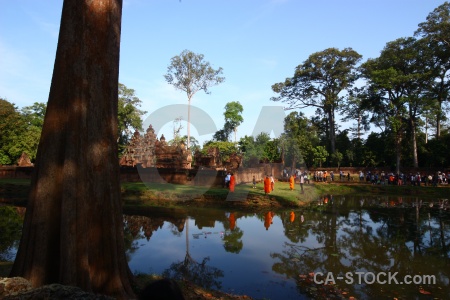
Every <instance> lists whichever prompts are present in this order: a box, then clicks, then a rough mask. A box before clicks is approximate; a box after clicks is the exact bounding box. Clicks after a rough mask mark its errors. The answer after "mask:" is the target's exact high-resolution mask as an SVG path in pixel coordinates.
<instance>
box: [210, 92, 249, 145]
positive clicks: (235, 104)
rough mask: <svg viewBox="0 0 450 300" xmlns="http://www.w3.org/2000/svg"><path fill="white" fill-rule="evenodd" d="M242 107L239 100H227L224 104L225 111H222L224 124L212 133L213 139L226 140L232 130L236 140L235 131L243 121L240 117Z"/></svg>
mask: <svg viewBox="0 0 450 300" xmlns="http://www.w3.org/2000/svg"><path fill="white" fill-rule="evenodd" d="M243 111H244V108H243V107H242V105H241V103H239V101H232V102H228V103H227V104H226V105H225V112H224V113H223V115H224V117H225V124H224V126H223V128H222V129H220V130H218V131H216V133H215V134H214V137H213V138H214V140H216V141H222V142H226V141H228V140H229V138H230V134H231V132H232V131H234V139H235V142H236V132H237V127H238V126H239V125H240V124H241V123H242V122H243V121H244V118H243V117H242V115H241V114H242V112H243Z"/></svg>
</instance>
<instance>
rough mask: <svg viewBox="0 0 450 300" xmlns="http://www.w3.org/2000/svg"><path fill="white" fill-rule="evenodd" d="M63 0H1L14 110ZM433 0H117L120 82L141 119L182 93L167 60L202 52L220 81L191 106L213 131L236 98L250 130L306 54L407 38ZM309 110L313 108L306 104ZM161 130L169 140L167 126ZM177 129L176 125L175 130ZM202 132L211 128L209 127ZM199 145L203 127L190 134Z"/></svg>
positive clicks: (43, 70) (35, 83) (49, 48)
mask: <svg viewBox="0 0 450 300" xmlns="http://www.w3.org/2000/svg"><path fill="white" fill-rule="evenodd" d="M62 2H63V1H62V0H43V1H35V0H14V1H9V0H0V4H1V5H0V7H1V9H0V97H2V98H6V99H7V100H8V101H10V102H13V103H15V104H16V105H17V106H18V107H19V108H21V107H23V106H28V105H31V104H33V103H34V102H46V101H47V99H48V93H49V89H50V82H51V77H52V71H53V64H54V59H55V53H56V45H57V40H58V30H59V22H60V17H61V8H62ZM443 2H444V1H442V0H439V1H437V0H389V1H388V0H340V1H338V0H315V1H310V0H182V1H181V2H180V1H178V0H124V6H123V17H122V37H121V58H120V75H119V77H120V79H119V81H120V82H121V83H123V84H125V85H126V86H127V87H128V88H133V89H134V90H135V91H136V96H138V97H139V98H140V99H141V100H142V102H143V105H142V107H141V108H142V109H143V110H146V111H148V113H147V114H146V115H145V116H144V119H146V117H148V116H149V115H151V113H153V112H155V111H157V110H158V109H161V108H164V107H166V106H167V105H172V104H187V98H186V95H185V94H183V93H182V92H179V91H176V90H175V89H174V88H173V87H172V86H171V85H169V84H167V83H166V82H165V79H164V74H166V72H167V66H168V65H169V63H170V59H171V58H172V57H173V56H175V55H178V54H180V53H181V52H182V51H183V50H184V49H188V50H191V51H193V52H195V53H201V54H203V55H204V56H205V60H207V61H209V62H210V63H211V65H212V66H213V67H214V68H218V67H222V68H223V76H225V78H226V80H225V82H224V83H222V84H221V85H218V86H215V87H212V88H211V94H209V95H207V94H205V93H203V92H200V93H198V94H196V95H195V96H194V98H193V100H192V105H194V106H197V107H199V108H200V109H202V110H204V111H205V112H206V113H207V114H208V115H209V116H211V118H212V119H213V121H214V123H215V124H216V126H217V129H220V128H222V126H223V123H224V120H223V112H224V106H225V104H226V103H227V102H230V101H239V102H240V103H241V104H242V105H243V107H244V112H243V118H244V123H243V124H242V125H241V126H240V127H239V129H238V135H237V136H238V139H239V138H240V137H242V136H244V135H251V134H252V133H253V131H254V127H255V124H256V123H257V118H258V115H259V113H260V111H261V108H262V107H263V106H273V105H280V104H279V103H275V102H272V101H270V98H271V97H272V96H275V94H274V93H273V92H272V89H271V86H272V85H273V84H274V83H277V82H281V81H284V79H285V78H286V77H291V76H292V75H293V73H294V69H295V67H296V66H297V65H299V64H301V63H302V62H303V61H304V60H306V59H307V58H308V56H309V55H311V54H312V53H314V52H318V51H322V50H325V49H327V48H330V47H335V48H339V49H343V48H347V47H351V48H353V49H354V50H356V51H357V52H358V53H360V54H361V55H362V56H363V59H362V61H365V60H367V59H368V58H375V57H377V56H378V55H379V53H380V51H381V50H382V49H383V47H384V46H385V45H386V43H387V42H390V41H393V40H395V39H397V38H400V37H407V36H413V34H414V31H415V30H416V29H417V25H418V24H419V23H420V22H424V21H425V20H426V17H427V15H428V14H429V13H430V12H431V11H433V10H434V9H435V8H436V7H438V6H439V5H441V4H442V3H443ZM304 112H305V113H306V114H307V115H312V113H313V110H305V111H304ZM167 122H168V123H167V124H166V125H165V126H164V127H163V128H162V129H161V130H160V132H159V135H160V134H161V133H164V134H165V135H166V137H167V138H171V133H170V132H171V128H172V123H171V122H170V121H169V120H168V121H167ZM184 131H185V129H184ZM209 132H212V130H210V131H209ZM191 134H192V135H193V136H195V137H196V138H197V139H198V140H200V142H203V141H205V140H208V139H210V138H211V136H212V134H209V135H208V134H206V135H202V136H198V132H197V131H196V128H195V127H191Z"/></svg>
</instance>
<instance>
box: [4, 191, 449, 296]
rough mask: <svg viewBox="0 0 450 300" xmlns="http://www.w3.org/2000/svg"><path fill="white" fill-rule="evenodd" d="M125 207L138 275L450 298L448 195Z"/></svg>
mask: <svg viewBox="0 0 450 300" xmlns="http://www.w3.org/2000/svg"><path fill="white" fill-rule="evenodd" d="M125 213H126V214H125V215H124V224H125V225H124V226H125V227H124V228H125V240H126V246H127V257H128V259H129V265H130V268H131V270H132V271H133V272H134V273H156V274H164V275H165V276H170V277H176V278H183V277H184V278H188V279H189V280H191V281H194V282H196V283H197V284H199V285H202V286H203V287H205V288H213V289H221V290H223V291H225V292H229V293H234V294H246V295H249V296H251V297H253V298H255V299H311V298H315V299H325V298H336V299H339V298H346V299H348V298H349V297H351V296H353V297H355V298H356V299H394V298H397V299H450V282H449V278H450V259H449V257H450V209H449V203H448V200H444V199H441V200H439V199H436V200H434V201H430V200H422V199H419V198H405V197H403V198H399V197H373V198H367V197H365V198H356V197H339V196H334V197H333V196H324V197H320V198H319V199H317V201H314V202H313V203H312V204H311V205H310V206H308V207H305V208H304V209H296V210H286V211H276V212H274V211H264V212H261V213H243V212H239V211H223V210H213V209H200V208H192V209H189V208H186V209H171V210H167V209H158V210H155V209H152V210H149V211H142V210H140V211H132V210H126V212H125ZM4 215H6V214H5V213H3V212H2V214H1V217H0V226H2V225H1V224H4V221H2V220H1V218H2V217H3V216H4ZM9 220H11V219H9ZM10 223H11V222H10ZM11 224H12V223H11ZM8 228H9V227H8ZM2 231H3V229H2ZM8 232H16V231H14V230H13V229H11V228H9V229H8ZM1 235H2V237H1V238H2V239H1V241H2V244H1V247H0V259H5V258H8V259H13V258H14V251H15V247H16V246H17V239H15V238H14V237H12V238H11V237H9V238H5V239H4V237H3V233H1ZM3 241H6V243H8V245H5V243H4V242H3ZM407 276H410V277H407ZM408 282H411V284H408ZM324 283H326V284H324Z"/></svg>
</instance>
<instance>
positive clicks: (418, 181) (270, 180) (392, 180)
mask: <svg viewBox="0 0 450 300" xmlns="http://www.w3.org/2000/svg"><path fill="white" fill-rule="evenodd" d="M283 177H284V180H286V181H288V182H289V188H290V190H294V189H295V188H294V187H295V184H296V183H300V191H301V192H302V193H303V185H304V184H309V183H310V182H311V180H314V181H315V182H332V181H335V180H337V178H336V177H337V176H336V175H335V174H334V172H333V171H327V170H323V171H321V170H317V171H315V172H308V171H301V170H294V171H293V172H288V171H287V170H286V169H285V170H283ZM354 177H358V178H359V182H365V183H371V184H374V185H375V184H382V185H385V184H386V185H413V186H421V185H424V186H437V185H440V184H448V183H449V181H450V172H447V173H445V172H436V173H430V174H425V173H423V172H422V173H421V172H417V173H414V174H413V173H409V174H408V175H407V174H404V173H400V174H394V173H392V172H391V173H386V172H384V171H381V172H371V171H368V172H367V173H364V172H363V171H359V173H358V174H355V176H352V175H350V172H347V174H345V173H344V172H343V171H339V181H352V180H354ZM355 180H357V179H355ZM258 181H259V180H258ZM262 182H263V184H264V192H265V194H266V195H267V194H270V193H271V192H273V190H274V189H275V179H274V176H273V175H268V174H267V175H265V176H264V179H262ZM252 184H253V188H256V184H257V180H256V177H255V176H253V180H252ZM235 185H236V177H235V175H234V174H233V173H232V172H227V174H226V176H225V179H224V187H226V188H227V189H229V190H230V192H234V189H235Z"/></svg>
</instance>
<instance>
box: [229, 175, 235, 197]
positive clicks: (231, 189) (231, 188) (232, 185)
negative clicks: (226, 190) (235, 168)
mask: <svg viewBox="0 0 450 300" xmlns="http://www.w3.org/2000/svg"><path fill="white" fill-rule="evenodd" d="M235 185H236V177H234V174H233V173H231V176H230V192H232V193H234V186H235Z"/></svg>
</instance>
